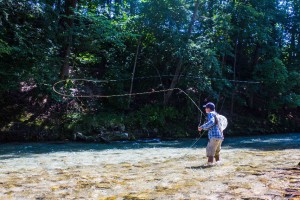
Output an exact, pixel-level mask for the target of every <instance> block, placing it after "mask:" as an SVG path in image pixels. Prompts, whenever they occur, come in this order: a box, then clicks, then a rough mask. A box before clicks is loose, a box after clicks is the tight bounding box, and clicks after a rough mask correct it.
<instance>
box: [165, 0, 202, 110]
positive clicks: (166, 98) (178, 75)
mask: <svg viewBox="0 0 300 200" xmlns="http://www.w3.org/2000/svg"><path fill="white" fill-rule="evenodd" d="M199 5H200V0H197V1H196V2H195V9H194V13H193V16H192V19H191V22H190V24H189V28H188V32H187V41H188V40H189V38H190V37H191V34H192V30H193V26H194V23H195V20H196V17H197V15H198V8H199ZM182 63H183V57H182V55H181V54H180V55H179V60H178V64H177V66H176V70H175V75H174V77H173V79H172V82H171V85H170V88H169V89H174V88H175V86H176V84H177V83H178V80H179V77H180V73H181V69H182ZM172 93H173V90H170V91H168V92H167V93H166V95H165V96H164V104H165V105H167V104H168V103H169V101H170V97H171V95H172Z"/></svg>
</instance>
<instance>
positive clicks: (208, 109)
mask: <svg viewBox="0 0 300 200" xmlns="http://www.w3.org/2000/svg"><path fill="white" fill-rule="evenodd" d="M203 107H204V108H205V112H206V113H209V112H212V111H215V104H213V103H212V102H208V103H207V104H205V105H204V106H203Z"/></svg>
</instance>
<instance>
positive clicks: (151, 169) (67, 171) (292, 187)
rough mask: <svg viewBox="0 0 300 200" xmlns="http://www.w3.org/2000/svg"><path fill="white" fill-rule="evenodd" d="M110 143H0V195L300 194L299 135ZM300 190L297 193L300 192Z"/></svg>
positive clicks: (165, 196) (191, 196) (187, 196)
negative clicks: (211, 152)
mask: <svg viewBox="0 0 300 200" xmlns="http://www.w3.org/2000/svg"><path fill="white" fill-rule="evenodd" d="M194 142H195V140H177V141H160V140H158V139H157V140H148V141H147V140H143V141H136V142H115V143H112V144H88V143H60V144H59V143H25V144H19V143H11V144H0V199H1V200H2V199H3V200H7V199H39V200H42V199H110V200H113V199H135V200H137V199H288V198H290V199H292V198H298V197H299V198H300V176H299V175H300V170H299V165H298V163H299V162H300V134H298V133H294V134H278V135H267V136H247V137H232V138H225V141H224V143H223V145H222V151H221V156H222V164H221V165H218V166H213V167H211V168H204V167H203V165H204V164H205V163H206V157H205V146H206V143H207V139H205V138H202V139H200V140H199V141H198V142H197V143H196V145H195V146H194V147H193V148H191V145H192V144H193V143H194ZM298 192H299V195H298Z"/></svg>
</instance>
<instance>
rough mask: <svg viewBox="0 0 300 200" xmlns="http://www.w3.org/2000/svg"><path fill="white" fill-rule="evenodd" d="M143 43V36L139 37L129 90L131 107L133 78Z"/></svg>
mask: <svg viewBox="0 0 300 200" xmlns="http://www.w3.org/2000/svg"><path fill="white" fill-rule="evenodd" d="M141 43H142V37H140V38H139V42H138V46H137V48H136V54H135V59H134V66H133V71H132V77H131V85H130V92H129V94H130V95H129V101H128V108H130V103H131V93H132V89H133V80H134V75H135V70H136V64H137V59H138V56H139V51H140V47H141Z"/></svg>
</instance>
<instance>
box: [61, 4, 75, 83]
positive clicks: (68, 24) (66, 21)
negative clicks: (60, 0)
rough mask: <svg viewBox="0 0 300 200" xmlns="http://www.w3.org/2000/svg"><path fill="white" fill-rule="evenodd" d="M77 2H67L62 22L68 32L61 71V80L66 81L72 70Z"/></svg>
mask: <svg viewBox="0 0 300 200" xmlns="http://www.w3.org/2000/svg"><path fill="white" fill-rule="evenodd" d="M76 4H77V0H66V1H65V17H64V18H63V20H62V24H63V28H64V29H65V31H67V32H68V34H67V35H68V36H67V38H66V41H67V43H66V45H65V46H64V47H63V57H64V62H63V66H62V68H61V71H60V78H61V79H66V78H68V76H69V70H70V65H69V64H70V63H69V62H70V54H71V47H72V41H73V33H72V32H73V30H72V29H73V25H74V19H73V15H74V10H75V9H76Z"/></svg>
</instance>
